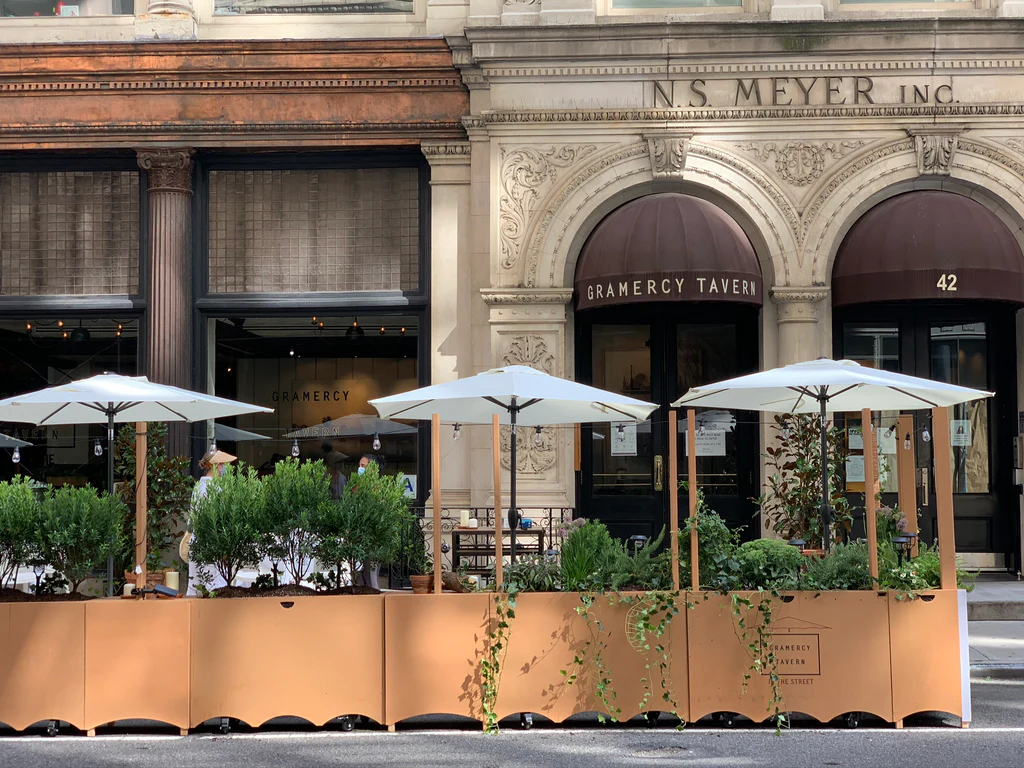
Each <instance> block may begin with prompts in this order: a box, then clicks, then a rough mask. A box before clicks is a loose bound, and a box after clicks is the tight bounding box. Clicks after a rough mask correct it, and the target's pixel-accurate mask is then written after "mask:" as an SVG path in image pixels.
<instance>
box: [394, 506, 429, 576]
mask: <svg viewBox="0 0 1024 768" xmlns="http://www.w3.org/2000/svg"><path fill="white" fill-rule="evenodd" d="M400 559H401V560H402V562H404V563H405V567H406V568H407V569H408V571H409V575H410V576H426V575H427V574H430V573H433V571H434V560H433V558H432V557H431V556H430V555H429V554H427V539H426V537H425V536H424V535H423V528H422V526H420V517H419V516H418V515H415V514H413V513H411V512H410V513H409V514H408V515H406V517H405V520H404V521H403V522H402V544H401V552H400Z"/></svg>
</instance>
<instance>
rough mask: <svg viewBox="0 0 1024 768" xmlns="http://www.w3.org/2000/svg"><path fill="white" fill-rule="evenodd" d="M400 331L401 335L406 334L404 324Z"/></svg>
mask: <svg viewBox="0 0 1024 768" xmlns="http://www.w3.org/2000/svg"><path fill="white" fill-rule="evenodd" d="M398 333H399V335H401V336H405V326H404V325H403V326H402V330H400V331H399V332H398Z"/></svg>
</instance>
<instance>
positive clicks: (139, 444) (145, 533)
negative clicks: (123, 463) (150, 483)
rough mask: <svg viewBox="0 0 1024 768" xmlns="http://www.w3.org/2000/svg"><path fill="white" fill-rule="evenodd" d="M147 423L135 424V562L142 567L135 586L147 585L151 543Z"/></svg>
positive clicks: (142, 586) (143, 586)
mask: <svg viewBox="0 0 1024 768" xmlns="http://www.w3.org/2000/svg"><path fill="white" fill-rule="evenodd" d="M146 427H147V423H146V422H145V421H140V422H138V423H137V424H136V425H135V482H136V491H135V564H136V565H137V566H138V567H139V568H141V569H142V571H141V572H140V573H138V574H137V575H136V577H135V586H136V587H138V588H139V589H145V587H146V576H147V575H148V574H147V573H146V570H147V569H146V549H147V548H148V544H149V530H148V528H149V522H148V520H147V512H148V508H147V501H148V499H147V493H148V491H147V486H146V480H147V477H146V475H147V473H148V471H149V467H148V466H147V459H148V458H149V456H148V453H149V449H148V446H147V441H148V437H147V434H146Z"/></svg>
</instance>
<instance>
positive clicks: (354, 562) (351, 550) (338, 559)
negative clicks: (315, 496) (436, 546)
mask: <svg viewBox="0 0 1024 768" xmlns="http://www.w3.org/2000/svg"><path fill="white" fill-rule="evenodd" d="M408 514H409V501H408V499H406V497H405V493H404V488H403V477H402V475H401V474H399V475H397V476H396V477H388V476H382V475H381V474H380V471H379V469H378V468H377V465H376V464H374V463H371V464H370V465H369V466H368V467H367V468H366V471H365V472H364V473H363V474H362V475H359V476H358V478H353V479H352V480H351V481H350V482H349V483H348V485H346V486H345V493H344V495H343V496H342V499H341V501H340V502H336V503H333V504H329V505H324V506H323V507H321V508H320V509H319V510H318V512H317V514H316V516H315V520H314V523H313V529H314V531H315V532H316V535H317V537H318V542H317V546H316V558H317V560H319V561H320V562H321V563H324V564H327V563H332V564H334V565H335V570H334V573H335V580H336V586H339V587H340V586H341V567H342V565H348V568H349V573H351V574H353V575H354V574H355V572H356V569H357V568H358V567H359V565H360V564H362V565H363V566H367V565H369V564H380V565H388V564H390V563H393V562H395V560H397V559H398V557H399V556H400V555H401V547H402V530H403V527H404V526H405V525H406V523H407V520H408Z"/></svg>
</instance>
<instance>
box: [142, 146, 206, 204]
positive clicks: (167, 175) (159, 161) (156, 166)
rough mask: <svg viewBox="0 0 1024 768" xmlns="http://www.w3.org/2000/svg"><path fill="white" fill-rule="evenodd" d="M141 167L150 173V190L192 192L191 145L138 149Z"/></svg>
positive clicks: (192, 151)
mask: <svg viewBox="0 0 1024 768" xmlns="http://www.w3.org/2000/svg"><path fill="white" fill-rule="evenodd" d="M136 152H137V155H138V162H139V168H141V169H142V170H144V171H146V172H147V173H148V174H149V191H150V192H183V193H185V194H192V155H193V154H195V150H194V149H192V148H191V147H182V148H179V149H140V150H136Z"/></svg>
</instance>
